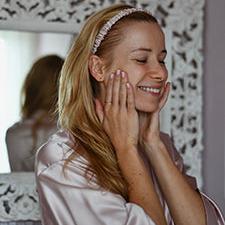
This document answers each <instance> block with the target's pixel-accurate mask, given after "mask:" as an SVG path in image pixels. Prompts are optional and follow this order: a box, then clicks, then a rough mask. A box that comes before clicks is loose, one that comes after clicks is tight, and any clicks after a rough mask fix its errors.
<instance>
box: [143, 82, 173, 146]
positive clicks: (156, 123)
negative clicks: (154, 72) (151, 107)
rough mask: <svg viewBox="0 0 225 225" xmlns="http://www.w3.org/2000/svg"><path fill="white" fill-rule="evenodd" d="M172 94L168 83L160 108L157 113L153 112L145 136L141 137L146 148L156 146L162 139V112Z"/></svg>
mask: <svg viewBox="0 0 225 225" xmlns="http://www.w3.org/2000/svg"><path fill="white" fill-rule="evenodd" d="M169 92H170V83H169V82H167V83H166V85H165V87H164V91H163V94H162V97H161V98H160V102H159V107H158V109H157V110H156V111H154V112H152V113H151V115H150V116H149V119H148V125H147V126H146V128H145V130H144V132H143V135H142V137H141V139H142V140H141V143H142V144H143V145H144V146H152V145H154V146H156V144H158V143H159V142H161V139H160V114H159V113H160V110H161V109H162V108H163V106H164V105H165V104H166V101H167V99H168V96H169Z"/></svg>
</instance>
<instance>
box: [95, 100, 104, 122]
mask: <svg viewBox="0 0 225 225" xmlns="http://www.w3.org/2000/svg"><path fill="white" fill-rule="evenodd" d="M95 111H96V114H97V117H98V119H99V121H100V122H101V123H102V122H103V119H104V111H103V106H102V103H101V102H100V101H99V100H98V99H97V98H96V99H95Z"/></svg>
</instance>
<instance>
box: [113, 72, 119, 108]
mask: <svg viewBox="0 0 225 225" xmlns="http://www.w3.org/2000/svg"><path fill="white" fill-rule="evenodd" d="M120 80H121V71H120V70H117V71H116V75H115V78H114V82H113V89H112V104H113V105H114V106H118V105H119V91H120Z"/></svg>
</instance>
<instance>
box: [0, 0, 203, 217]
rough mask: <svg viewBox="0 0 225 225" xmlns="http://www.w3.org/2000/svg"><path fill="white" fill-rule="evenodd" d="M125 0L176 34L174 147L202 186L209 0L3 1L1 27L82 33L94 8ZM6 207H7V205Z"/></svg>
mask: <svg viewBox="0 0 225 225" xmlns="http://www.w3.org/2000/svg"><path fill="white" fill-rule="evenodd" d="M120 2H123V3H129V4H132V5H135V6H140V7H143V8H146V9H148V10H150V11H151V12H152V14H153V15H155V16H156V17H157V18H158V20H159V22H160V24H161V25H162V27H164V28H166V29H169V30H171V32H172V56H171V58H172V75H171V77H172V90H171V124H172V126H171V134H172V137H173V139H174V143H175V146H176V147H177V149H178V150H179V152H180V153H181V154H182V156H183V158H184V161H185V165H186V168H187V170H188V173H189V174H191V175H193V176H195V177H196V178H197V180H198V185H199V186H200V187H202V171H201V170H202V161H201V159H202V150H203V146H202V135H203V131H202V61H203V56H202V38H203V12H204V11H203V8H204V3H205V1H204V0H190V1H187V0H179V1H175V0H139V1H135V0H124V1H122V0H121V1H119V0H98V1H97V0H42V1H41V0H2V1H0V21H1V22H0V27H1V28H3V29H20V30H23V29H26V30H39V31H45V30H49V31H63V32H78V31H79V29H80V27H81V25H82V23H83V22H84V21H85V19H86V18H87V17H89V16H90V15H91V14H92V13H93V12H95V11H97V10H98V9H100V8H102V7H106V6H109V5H111V4H114V3H120ZM5 185H6V186H4V185H3V186H0V188H1V190H3V189H4V188H5V190H7V191H8V195H11V192H10V191H11V190H12V189H13V187H11V186H9V185H8V186H7V184H5ZM14 193H17V192H14ZM14 193H12V195H14ZM34 196H35V198H33V199H30V197H29V195H24V197H23V198H22V199H21V200H20V199H18V200H17V201H18V204H29V205H30V207H35V206H33V204H34V200H35V201H36V195H34ZM7 204H9V203H7ZM1 207H5V209H6V208H7V207H8V206H1ZM24 210H25V209H24ZM12 212H13V210H12ZM21 213H23V212H22V211H21ZM26 213H28V214H29V212H26ZM6 215H7V214H6ZM35 216H38V213H37V214H35ZM35 218H36V217H35Z"/></svg>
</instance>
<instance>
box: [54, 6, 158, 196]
mask: <svg viewBox="0 0 225 225" xmlns="http://www.w3.org/2000/svg"><path fill="white" fill-rule="evenodd" d="M125 8H131V6H129V5H114V6H111V7H108V8H106V9H103V10H101V11H99V12H98V13H96V14H94V15H93V16H92V17H90V18H89V19H88V20H87V22H86V24H85V25H84V27H83V29H82V30H81V33H80V34H79V35H78V37H77V39H76V41H75V42H74V44H73V46H72V48H71V50H70V52H69V54H68V56H67V58H66V60H65V63H64V65H63V68H62V73H61V78H60V86H59V101H58V110H59V125H60V126H61V127H62V128H64V129H66V130H68V131H69V132H70V133H71V134H72V135H73V136H74V138H75V140H76V141H77V142H78V143H79V144H80V146H81V147H82V148H83V149H85V153H86V154H87V155H88V159H89V161H90V167H89V168H88V170H89V171H91V172H93V173H94V174H95V175H96V177H97V180H98V182H99V185H100V186H101V187H103V188H105V189H107V190H109V191H111V192H114V193H117V194H120V195H122V196H123V197H124V198H125V199H127V196H128V194H127V193H128V190H127V184H126V182H125V180H124V178H123V176H122V174H121V171H120V168H119V166H118V162H117V158H116V155H115V151H114V148H113V146H112V143H111V141H110V138H109V137H108V136H107V134H106V132H105V131H104V129H103V127H102V124H101V123H100V122H99V119H98V117H97V115H96V112H95V103H94V98H96V97H98V96H99V94H100V90H99V85H98V82H97V81H96V80H94V78H93V76H91V75H90V71H89V69H88V61H89V57H90V56H91V55H92V53H91V50H92V46H93V44H94V40H95V37H96V35H97V33H98V32H99V30H100V29H101V27H102V26H103V25H104V24H105V23H106V22H107V21H108V20H109V19H110V18H112V17H113V16H114V15H116V14H117V13H118V12H119V11H121V10H123V9H125ZM129 21H131V22H132V21H137V22H139V21H142V22H154V23H157V21H156V19H155V18H154V17H153V16H151V15H149V14H148V13H146V12H135V13H132V14H130V15H128V16H126V17H124V18H122V19H121V20H120V21H118V22H117V23H116V24H115V25H114V26H113V27H112V29H111V30H110V31H109V33H108V34H107V35H106V37H105V38H104V40H103V41H102V43H101V45H100V47H99V48H98V50H97V52H96V53H95V54H96V55H98V56H99V57H101V58H103V59H106V64H107V65H108V66H110V64H111V62H112V60H113V55H112V52H113V51H112V49H113V47H114V46H116V45H118V43H119V42H120V41H121V39H122V33H123V28H124V26H127V22H129ZM106 67H107V66H106ZM74 156H75V151H74Z"/></svg>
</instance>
